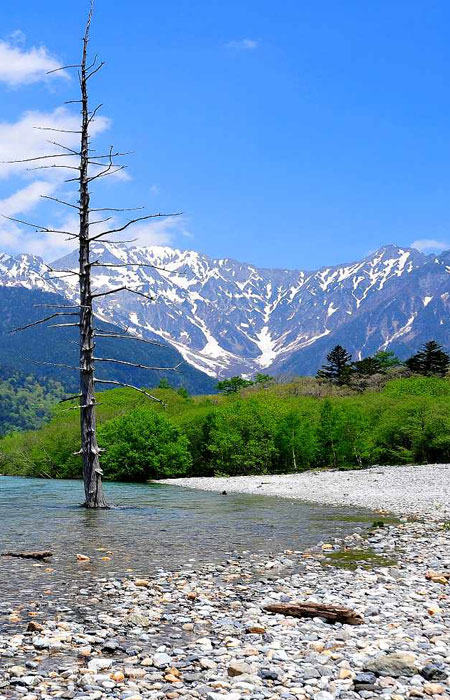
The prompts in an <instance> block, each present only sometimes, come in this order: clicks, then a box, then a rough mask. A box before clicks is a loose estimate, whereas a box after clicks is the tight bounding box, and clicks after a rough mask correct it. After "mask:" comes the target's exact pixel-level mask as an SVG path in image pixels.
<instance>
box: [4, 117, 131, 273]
mask: <svg viewBox="0 0 450 700" xmlns="http://www.w3.org/2000/svg"><path fill="white" fill-rule="evenodd" d="M109 125H110V120H109V119H108V118H107V117H101V116H99V117H97V119H96V120H95V121H93V122H92V129H91V133H92V135H94V136H95V135H96V134H99V133H100V132H102V131H105V130H106V129H108V128H109ZM36 126H44V127H51V128H53V129H66V130H73V131H77V130H78V129H79V117H78V115H76V114H73V113H72V112H70V111H69V110H68V109H66V108H65V107H60V108H58V109H55V110H54V111H53V112H38V111H29V112H25V113H24V114H23V115H22V116H21V117H20V118H19V119H18V120H17V121H16V122H12V123H9V122H2V123H0V161H9V160H21V159H25V158H34V157H36V156H41V155H46V154H48V153H58V152H59V150H60V149H58V148H55V146H51V145H50V144H49V143H48V141H49V140H55V141H59V142H61V143H63V144H64V145H65V146H68V147H69V148H75V149H76V148H77V146H78V141H79V135H78V134H71V133H62V134H60V133H54V132H52V131H42V130H40V129H36V128H35V127H36ZM62 152H63V151H62V150H61V153H62ZM71 160H72V159H71V158H55V159H43V160H40V161H36V162H31V163H3V162H0V179H4V180H7V179H9V178H14V182H15V184H16V187H17V183H16V180H17V179H19V180H25V182H26V183H27V184H25V185H22V186H21V187H19V188H18V189H16V190H15V191H13V192H12V194H10V195H9V196H7V197H5V198H4V199H2V200H0V215H5V216H12V217H16V218H18V219H24V220H28V219H31V221H35V222H36V223H37V224H40V225H43V226H49V227H51V226H54V227H55V228H58V229H63V230H71V229H68V228H66V226H65V224H66V222H67V219H65V220H63V219H62V216H64V217H66V216H67V210H66V209H61V208H59V209H56V208H55V210H53V211H51V218H50V219H49V214H50V212H49V209H48V207H46V208H43V209H42V210H39V211H38V212H37V213H36V214H33V216H29V212H31V211H33V210H34V209H35V208H37V207H38V205H39V204H41V203H42V199H41V195H47V196H57V197H58V195H59V197H60V198H62V199H66V200H67V199H69V201H70V197H71V196H74V193H69V194H67V192H64V189H67V186H66V185H64V180H65V179H66V178H67V177H70V176H71V173H72V171H70V170H66V169H63V168H56V169H52V168H48V169H47V168H44V169H40V170H30V168H33V167H35V166H40V165H45V166H47V165H52V164H56V165H62V164H63V163H64V164H65V165H70V164H71ZM73 174H74V175H76V173H73ZM116 177H117V176H116ZM72 184H74V183H72ZM75 184H76V183H75ZM75 194H76V193H75ZM62 211H63V212H64V214H62V216H61V212H62ZM55 219H56V223H54V222H55ZM71 223H72V224H73V221H71ZM1 249H3V250H6V251H8V252H11V253H14V252H16V253H17V252H29V253H34V254H36V255H42V256H43V257H44V258H46V259H47V260H51V259H55V258H56V257H59V256H61V255H64V254H65V253H67V252H68V251H70V250H72V249H73V241H70V240H69V241H66V239H65V238H64V236H62V235H60V234H43V233H36V232H35V231H34V229H33V228H31V227H27V226H19V225H17V224H15V223H14V222H11V221H8V220H7V219H1V218H0V250H1Z"/></svg>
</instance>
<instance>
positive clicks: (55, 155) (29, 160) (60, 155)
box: [0, 153, 72, 165]
mask: <svg viewBox="0 0 450 700" xmlns="http://www.w3.org/2000/svg"><path fill="white" fill-rule="evenodd" d="M46 158H72V155H71V154H70V153H50V154H48V155H45V156H35V157H34V158H22V159H20V160H2V161H0V163H3V164H4V165H12V164H14V163H32V162H33V161H35V160H45V159H46Z"/></svg>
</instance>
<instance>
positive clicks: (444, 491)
mask: <svg viewBox="0 0 450 700" xmlns="http://www.w3.org/2000/svg"><path fill="white" fill-rule="evenodd" d="M162 483H166V484H172V485H176V486H182V487H185V488H191V489H200V490H204V491H217V492H219V493H221V492H224V491H225V492H226V493H247V494H254V495H259V496H276V497H278V498H289V499H297V500H303V501H308V502H310V503H322V504H328V505H334V506H358V507H361V508H370V509H371V510H377V509H384V510H388V511H390V512H391V513H397V514H400V515H405V514H407V513H408V514H414V515H416V514H420V515H422V516H426V517H427V518H433V519H437V520H442V519H444V518H450V464H425V465H418V466H411V465H407V466H405V465H403V466H383V467H381V466H373V467H370V468H367V469H352V470H348V471H338V470H332V469H327V470H324V469H321V470H311V471H307V472H302V473H299V474H271V475H266V474H264V475H254V476H233V477H191V478H183V479H166V480H164V481H162Z"/></svg>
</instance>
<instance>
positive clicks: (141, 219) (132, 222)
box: [89, 211, 183, 242]
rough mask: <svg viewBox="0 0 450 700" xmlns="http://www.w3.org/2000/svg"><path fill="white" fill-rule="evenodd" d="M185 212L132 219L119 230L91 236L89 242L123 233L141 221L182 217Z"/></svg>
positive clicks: (114, 229)
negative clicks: (112, 234)
mask: <svg viewBox="0 0 450 700" xmlns="http://www.w3.org/2000/svg"><path fill="white" fill-rule="evenodd" d="M182 213H183V212H181V211H180V212H177V213H175V214H148V215H147V216H138V217H137V218H136V219H130V220H129V221H127V223H126V224H124V225H123V226H120V227H119V228H113V229H110V230H109V231H103V233H97V234H96V235H95V236H91V238H90V239H89V242H91V241H95V240H97V238H101V236H108V235H109V234H111V233H120V232H121V231H125V229H127V228H128V227H129V226H132V224H137V223H138V222H139V221H147V220H148V219H161V218H168V217H169V216H181V214H182Z"/></svg>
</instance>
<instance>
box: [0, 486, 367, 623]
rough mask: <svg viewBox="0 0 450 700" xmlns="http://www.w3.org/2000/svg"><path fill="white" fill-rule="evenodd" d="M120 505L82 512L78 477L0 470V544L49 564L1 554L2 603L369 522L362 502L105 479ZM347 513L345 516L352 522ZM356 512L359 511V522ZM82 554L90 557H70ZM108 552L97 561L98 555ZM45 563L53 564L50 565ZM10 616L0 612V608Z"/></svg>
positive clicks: (58, 595) (311, 539)
mask: <svg viewBox="0 0 450 700" xmlns="http://www.w3.org/2000/svg"><path fill="white" fill-rule="evenodd" d="M106 491H107V497H108V500H109V501H110V502H111V503H114V504H115V505H116V506H117V507H116V508H113V509H111V510H106V511H87V510H85V509H84V508H80V507H79V506H78V504H79V503H80V502H81V500H82V484H81V482H79V481H58V480H46V479H22V478H16V477H0V552H5V551H8V550H13V551H22V550H41V549H49V550H51V551H52V552H53V553H54V555H53V557H52V558H51V559H49V560H48V563H45V564H44V565H39V564H37V563H36V562H34V561H32V560H23V559H13V558H9V557H0V590H1V592H2V600H1V609H3V612H4V613H7V608H8V606H9V607H10V608H17V606H18V605H23V606H28V605H29V604H30V602H31V601H34V602H36V601H41V602H40V603H39V605H40V606H41V607H42V606H44V605H47V606H48V605H51V601H54V605H57V604H58V605H62V604H64V601H66V602H68V601H69V600H70V599H71V598H72V599H73V596H74V595H75V592H76V591H78V590H79V589H80V588H82V587H83V586H87V587H91V586H92V584H93V582H94V581H95V579H96V578H97V577H101V578H105V577H110V576H117V577H122V576H124V575H127V573H130V570H133V573H134V574H135V575H139V576H150V575H151V574H152V572H155V571H157V570H158V569H169V570H176V569H180V568H187V567H192V568H194V569H195V567H196V566H197V565H199V564H201V563H210V562H217V561H220V560H223V559H226V558H227V557H228V556H230V555H231V553H232V552H233V551H234V552H236V551H237V552H242V551H245V550H250V551H252V552H255V551H261V552H262V553H266V554H267V555H269V554H270V553H271V552H275V553H277V552H280V551H282V550H284V549H297V550H298V549H304V548H307V547H308V546H310V545H312V544H314V543H317V542H318V541H319V540H326V539H329V538H330V537H335V536H341V535H345V534H347V533H349V532H353V531H354V530H355V528H356V527H358V524H360V525H361V526H366V525H367V519H368V515H370V513H369V512H368V511H365V510H363V509H354V508H348V507H346V508H332V507H330V506H320V505H314V504H308V503H303V502H301V501H294V500H292V501H291V500H288V499H276V498H271V497H266V496H249V495H238V494H230V495H227V496H225V495H221V494H217V493H209V492H204V491H194V490H191V489H183V488H180V487H176V486H168V485H165V484H119V483H108V484H107V485H106ZM348 516H352V519H351V521H350V522H349V520H348ZM359 517H360V518H361V520H360V522H358V519H359ZM78 553H80V554H84V555H87V556H89V557H90V558H91V559H90V561H89V562H85V563H81V562H78V561H77V558H76V555H77V554H78ZM105 556H106V557H109V559H108V560H102V557H105ZM48 568H51V569H52V571H48V570H47V569H48ZM6 619H7V614H6Z"/></svg>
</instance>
